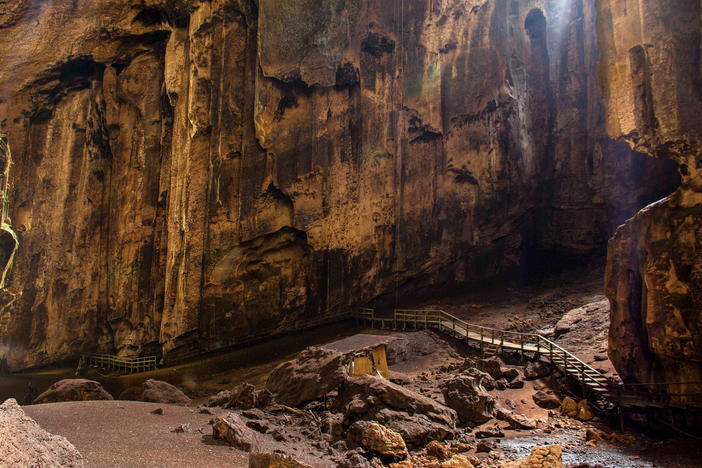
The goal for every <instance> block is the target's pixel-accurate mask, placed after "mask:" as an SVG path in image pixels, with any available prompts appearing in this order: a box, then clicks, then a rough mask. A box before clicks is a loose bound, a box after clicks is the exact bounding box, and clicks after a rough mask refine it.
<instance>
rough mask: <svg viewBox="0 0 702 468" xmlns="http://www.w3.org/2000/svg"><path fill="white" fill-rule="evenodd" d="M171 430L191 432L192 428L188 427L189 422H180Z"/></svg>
mask: <svg viewBox="0 0 702 468" xmlns="http://www.w3.org/2000/svg"><path fill="white" fill-rule="evenodd" d="M171 432H180V433H190V432H193V429H192V428H191V427H190V424H181V425H180V426H177V427H176V428H175V429H173V430H172V431H171Z"/></svg>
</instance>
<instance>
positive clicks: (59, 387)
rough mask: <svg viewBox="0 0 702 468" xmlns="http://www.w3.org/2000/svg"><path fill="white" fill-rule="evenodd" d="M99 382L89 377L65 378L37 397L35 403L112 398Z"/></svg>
mask: <svg viewBox="0 0 702 468" xmlns="http://www.w3.org/2000/svg"><path fill="white" fill-rule="evenodd" d="M112 399H113V397H112V395H110V394H109V393H108V392H107V391H106V390H105V389H104V388H102V385H100V383H99V382H95V381H94V380H87V379H64V380H59V381H58V382H56V383H55V384H53V385H52V386H51V387H49V389H48V390H47V391H45V392H44V393H42V394H41V395H39V396H38V397H36V399H35V400H34V404H38V403H55V402H58V401H86V400H112Z"/></svg>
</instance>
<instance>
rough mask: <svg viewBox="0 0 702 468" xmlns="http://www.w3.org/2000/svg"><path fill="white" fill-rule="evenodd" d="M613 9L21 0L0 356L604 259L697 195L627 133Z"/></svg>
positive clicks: (216, 338) (14, 40)
mask: <svg viewBox="0 0 702 468" xmlns="http://www.w3.org/2000/svg"><path fill="white" fill-rule="evenodd" d="M600 3H602V2H600ZM601 9H602V8H601ZM596 16H597V15H596V13H595V4H594V0H573V1H570V2H562V1H560V0H286V1H280V0H209V1H207V0H130V1H124V0H99V1H96V0H53V1H50V2H35V1H31V0H20V1H15V2H11V3H7V2H5V3H0V64H1V65H0V131H2V132H4V133H6V134H7V136H8V140H9V142H10V144H11V146H12V154H13V166H12V172H11V187H10V191H9V195H8V200H9V219H10V221H11V224H12V227H13V229H14V231H15V232H16V233H17V236H18V239H19V248H18V249H17V251H16V255H15V259H14V264H13V266H12V269H11V271H10V272H9V275H8V280H7V288H6V289H5V290H4V291H3V295H2V297H3V308H2V309H0V352H1V353H2V354H3V356H4V358H5V359H6V360H7V362H8V363H9V365H10V366H11V367H12V368H15V369H16V368H22V367H27V366H32V365H39V364H45V363H49V362H53V361H56V360H59V359H67V358H72V357H75V356H76V355H77V354H78V353H80V352H82V351H86V350H99V351H104V352H116V353H119V354H121V355H137V354H144V353H146V354H150V353H159V352H162V351H164V352H167V353H168V352H171V353H174V352H177V351H178V350H179V349H183V348H184V347H188V346H191V347H193V346H194V347H197V348H206V349H211V348H216V347H219V346H225V345H231V344H236V343H240V342H243V341H245V340H247V339H251V338H260V337H264V336H268V335H272V334H275V333H279V332H284V331H289V330H294V329H296V328H299V327H302V326H306V325H307V324H310V323H313V322H321V321H323V320H326V319H331V318H332V317H334V315H335V314H339V313H343V312H345V311H346V310H348V308H349V307H352V306H354V305H357V304H363V303H368V302H370V301H373V300H374V299H375V298H378V297H382V296H391V297H392V296H395V297H399V296H402V295H418V294H422V293H423V292H425V291H428V290H431V289H432V288H446V287H451V286H456V285H465V284H470V283H472V282H475V281H478V280H482V279H486V278H491V277H495V276H498V275H503V274H507V273H510V272H515V271H529V264H530V263H533V264H541V263H543V262H544V261H545V260H544V259H547V258H553V257H554V256H556V257H557V256H559V255H573V256H587V255H596V254H601V253H603V252H604V249H605V245H606V241H607V239H608V238H609V236H610V235H611V234H612V233H613V232H614V229H615V228H616V226H618V225H619V224H621V223H622V222H623V221H624V220H626V219H627V218H629V217H630V216H631V215H633V214H634V213H635V212H636V211H637V210H638V209H640V208H641V207H642V206H644V205H646V204H648V203H650V202H652V201H654V200H657V199H659V198H661V197H663V196H665V195H667V194H669V193H671V192H672V191H673V190H674V188H675V187H676V186H677V184H678V183H679V180H678V176H677V172H676V170H675V164H674V163H673V162H671V161H665V160H659V161H657V160H654V159H651V158H648V157H646V156H644V155H641V154H639V153H637V152H635V151H633V150H631V149H630V148H629V146H628V145H627V144H626V143H623V142H618V141H615V140H612V139H610V138H608V137H607V135H606V128H605V127H606V126H605V116H606V113H605V108H604V106H603V104H602V102H601V95H600V92H599V90H598V86H597V71H596V66H597V57H598V45H597V34H596V27H595V24H596ZM600 29H601V28H600ZM600 44H602V41H601V42H600ZM600 46H601V45H600ZM686 89H687V88H686ZM696 118H699V116H696ZM608 122H610V124H611V118H610V119H609V120H608ZM637 149H639V150H642V149H646V148H638V147H637ZM692 167H694V166H692ZM692 167H691V168H690V171H693V168H692Z"/></svg>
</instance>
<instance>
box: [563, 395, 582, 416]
mask: <svg viewBox="0 0 702 468" xmlns="http://www.w3.org/2000/svg"><path fill="white" fill-rule="evenodd" d="M561 413H562V414H564V415H566V416H568V417H569V418H574V417H576V416H577V415H578V403H577V402H576V401H575V400H573V399H572V398H571V397H565V398H564V399H563V402H562V403H561Z"/></svg>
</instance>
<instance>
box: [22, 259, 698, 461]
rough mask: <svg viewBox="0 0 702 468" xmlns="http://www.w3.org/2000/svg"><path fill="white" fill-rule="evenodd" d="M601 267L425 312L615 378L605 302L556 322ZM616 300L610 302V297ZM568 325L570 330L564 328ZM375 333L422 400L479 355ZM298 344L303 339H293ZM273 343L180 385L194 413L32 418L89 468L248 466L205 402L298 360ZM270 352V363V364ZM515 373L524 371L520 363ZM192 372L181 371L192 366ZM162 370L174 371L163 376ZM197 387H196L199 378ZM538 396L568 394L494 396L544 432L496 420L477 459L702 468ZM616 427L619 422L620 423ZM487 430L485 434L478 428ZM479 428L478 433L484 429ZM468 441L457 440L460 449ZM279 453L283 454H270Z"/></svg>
mask: <svg viewBox="0 0 702 468" xmlns="http://www.w3.org/2000/svg"><path fill="white" fill-rule="evenodd" d="M601 285H602V275H601V270H596V271H594V272H593V271H590V272H588V273H587V274H586V275H584V276H583V277H579V278H575V279H573V280H572V281H571V282H569V283H563V284H551V285H548V286H547V287H523V288H511V289H507V290H506V291H501V290H485V291H470V292H466V293H465V294H462V295H460V296H455V297H452V298H447V299H443V300H434V301H431V302H427V303H425V304H421V305H418V306H417V307H422V308H437V309H441V310H445V311H447V312H449V313H452V314H455V315H457V316H459V317H461V318H463V319H465V320H467V321H469V322H472V323H476V324H480V325H485V326H491V327H495V328H502V329H509V330H517V331H524V332H527V331H529V332H538V333H542V334H544V335H547V336H549V337H551V338H552V339H554V340H555V341H556V342H558V343H559V344H561V345H562V346H564V347H566V348H567V349H570V350H572V351H574V353H575V354H577V355H579V356H581V358H583V359H584V360H586V361H587V362H589V363H592V365H593V366H594V367H596V368H598V369H601V370H602V371H605V372H607V373H608V374H610V375H613V368H612V366H611V363H609V361H608V359H607V358H606V346H607V344H606V339H607V329H608V326H609V325H608V311H607V309H606V307H602V306H601V305H600V306H597V307H594V308H591V309H586V310H585V311H580V312H578V311H576V313H575V314H570V316H569V320H568V326H566V327H565V328H564V327H563V326H561V328H563V330H566V329H567V330H566V331H563V330H561V333H560V334H559V336H555V334H554V331H555V328H556V324H557V323H558V322H559V321H560V320H562V319H563V317H564V316H565V315H566V314H567V313H568V312H569V311H571V310H573V309H577V308H579V307H582V306H586V305H587V304H592V303H601V302H603V299H604V297H603V296H602V286H601ZM605 303H606V301H605ZM561 325H562V324H561ZM356 331H358V330H352V329H348V330H344V331H343V332H341V331H338V330H337V332H336V333H334V334H332V335H333V336H331V335H330V336H327V337H326V338H323V337H321V336H319V337H317V338H318V339H316V340H315V341H310V340H306V341H305V345H309V344H313V343H317V344H321V343H322V342H328V341H331V340H332V339H338V338H340V337H343V336H348V335H349V334H351V333H354V332H356ZM364 333H375V334H382V335H387V334H393V335H396V336H400V337H402V338H404V339H407V340H408V342H409V343H410V346H409V351H408V353H407V358H406V359H405V360H400V361H398V362H395V363H394V364H392V365H391V366H390V379H391V380H392V381H393V382H395V383H399V384H401V385H402V386H405V387H407V388H408V389H410V390H413V391H415V392H417V393H420V394H423V395H425V396H428V397H430V398H433V399H435V400H437V401H438V402H440V403H443V396H442V394H441V391H440V389H439V388H438V382H440V381H441V379H443V378H445V376H446V374H447V369H448V368H450V367H451V366H452V365H453V366H455V365H459V364H460V363H462V362H464V361H465V360H466V358H467V357H470V354H469V350H468V349H467V348H466V347H465V346H464V345H462V344H461V343H460V342H456V341H454V340H452V339H449V338H444V337H443V336H439V335H437V334H435V333H433V332H426V331H422V332H412V333H399V332H387V331H379V330H364ZM291 340H292V341H293V342H294V341H295V339H294V338H291ZM265 350H266V346H265V345H262V346H261V347H259V348H256V350H255V353H254V354H255V357H254V358H253V359H250V360H247V359H246V358H245V357H244V358H241V356H240V357H239V358H237V359H236V360H235V361H232V362H235V363H236V365H232V366H230V367H228V366H227V365H226V363H218V364H217V365H216V366H212V367H211V368H210V372H208V373H202V372H194V371H192V365H188V366H184V367H183V368H184V369H189V370H188V372H189V373H190V374H189V375H190V376H191V377H188V376H187V375H186V376H180V377H179V378H180V384H179V386H180V387H181V388H182V389H183V390H184V391H185V392H186V393H188V394H189V395H190V396H191V397H193V398H194V401H195V403H194V405H195V406H194V407H190V408H186V407H178V406H172V405H161V404H153V403H139V402H127V401H110V402H76V403H53V404H45V405H35V406H28V407H25V410H26V412H27V413H28V415H29V416H31V417H33V418H34V419H36V420H37V422H38V423H39V424H40V425H41V426H42V427H44V428H46V429H47V430H49V431H50V432H53V433H55V434H59V435H63V436H64V437H66V438H67V439H68V440H69V441H71V442H72V443H74V444H75V445H76V447H77V448H78V450H79V451H80V452H81V453H82V454H83V455H84V457H85V459H86V466H87V467H112V466H115V467H117V466H120V467H121V466H130V467H131V466H134V467H142V466H143V467H155V466H203V467H207V466H213V467H214V466H247V454H246V453H244V452H241V451H239V450H235V449H233V448H231V447H229V446H227V445H225V444H223V443H221V442H217V441H215V440H213V439H212V437H211V434H212V426H211V425H210V424H209V422H210V419H211V418H212V417H214V415H216V414H218V412H221V411H225V410H221V409H218V408H213V409H212V410H211V411H212V413H214V414H202V413H200V410H199V409H198V408H197V407H196V406H197V405H199V404H202V403H203V402H204V401H205V400H206V399H207V396H209V395H212V394H214V393H216V392H218V391H220V390H225V389H232V387H234V386H235V385H236V384H239V383H242V382H250V383H252V384H254V385H255V386H256V387H259V388H260V387H262V386H263V384H264V383H265V379H266V377H267V375H268V374H269V373H270V372H271V370H272V369H273V368H274V367H275V365H277V364H278V363H279V362H281V361H282V360H284V359H289V358H290V357H291V356H294V355H295V353H296V352H297V351H298V350H299V349H298V345H296V346H293V347H290V348H287V347H286V348H285V349H284V350H283V349H278V350H277V352H270V353H266V351H265ZM266 356H268V358H266ZM506 367H519V366H509V365H506ZM183 368H181V370H182V369H183ZM161 372H173V370H171V371H165V370H164V371H161ZM189 381H190V382H191V384H190V385H188V384H187V383H188V382H189ZM539 390H551V391H554V392H555V393H557V394H559V395H560V396H564V395H567V394H568V393H569V391H568V390H567V389H566V388H564V387H562V386H560V382H559V381H558V379H555V378H551V377H549V378H544V379H539V380H531V381H526V380H525V381H524V387H523V388H513V389H509V388H508V389H505V390H502V391H499V390H493V391H491V392H490V393H491V395H493V396H494V397H495V398H496V399H497V401H498V404H499V405H500V406H502V407H505V408H510V409H511V410H512V411H514V412H515V413H518V414H521V415H523V416H526V417H528V418H532V419H534V420H536V421H537V427H536V429H531V430H511V429H508V428H507V425H506V424H505V423H504V421H494V420H493V421H490V422H488V423H486V424H485V425H484V426H488V425H495V424H497V425H499V426H500V428H501V429H503V432H504V437H497V438H490V439H488V442H489V443H490V444H492V445H493V447H494V448H493V449H492V450H490V451H488V452H484V453H474V454H473V456H475V457H476V458H477V459H478V460H482V461H484V465H483V466H500V465H499V461H497V460H500V459H503V458H504V457H506V458H518V457H523V456H526V455H528V453H529V451H530V450H531V447H533V446H534V445H544V444H554V443H557V444H561V445H562V446H563V449H564V455H563V457H564V462H565V463H566V466H569V465H571V466H575V465H576V464H582V463H589V464H590V465H591V466H593V467H595V466H598V465H599V466H603V467H616V468H620V467H621V468H629V467H631V468H652V467H670V468H691V467H699V466H702V463H700V462H699V460H702V446H700V445H699V443H698V442H697V441H691V440H689V439H682V438H678V437H673V438H661V437H654V436H650V435H649V436H647V435H644V434H641V433H637V432H631V433H628V434H618V435H617V437H616V438H615V440H614V441H603V442H599V443H597V444H592V443H590V444H588V443H586V437H585V434H586V431H587V429H588V428H596V429H598V430H601V431H603V432H605V433H608V434H609V433H617V431H616V429H615V428H613V427H611V426H608V425H607V423H608V422H607V421H601V420H598V419H597V418H595V420H593V421H591V422H581V421H577V420H574V419H570V418H566V417H563V416H561V415H560V414H559V412H558V410H546V409H543V408H541V407H539V406H537V405H536V404H535V402H534V399H533V398H532V397H533V395H534V394H535V392H537V391H539ZM156 408H162V409H163V412H164V414H163V415H154V414H152V413H151V411H152V410H153V409H156ZM277 418H278V419H277V421H278V422H280V421H282V423H281V424H283V425H285V421H286V420H287V421H289V424H290V427H286V428H285V431H286V434H288V440H289V442H286V443H284V444H282V445H280V446H278V447H277V450H280V451H281V452H284V453H288V454H292V455H294V456H295V457H296V458H297V459H298V460H299V461H301V462H303V463H307V464H308V465H310V466H315V467H317V466H319V467H327V466H331V467H333V466H336V464H335V463H333V462H331V461H330V460H329V458H328V454H329V453H331V452H332V450H331V448H330V446H329V445H325V444H324V441H323V440H322V438H321V435H320V437H317V436H316V435H315V434H312V433H311V432H310V431H307V429H306V428H305V427H302V426H304V424H300V422H299V421H297V420H296V419H295V415H294V414H290V415H289V416H286V415H284V414H283V415H279V416H277ZM610 424H611V422H610ZM182 425H187V426H186V427H187V430H185V431H184V432H173V430H174V429H175V428H176V427H182ZM480 429H481V428H480V427H478V428H476V429H475V430H476V431H479V430H480ZM474 433H475V432H474ZM460 438H461V440H462V441H465V442H466V443H468V444H473V445H474V444H475V437H474V436H471V430H470V429H469V430H468V431H467V432H465V433H464V434H462V435H461V436H460ZM460 443H461V441H456V442H455V444H458V445H460ZM270 449H271V450H276V448H275V447H270Z"/></svg>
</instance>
